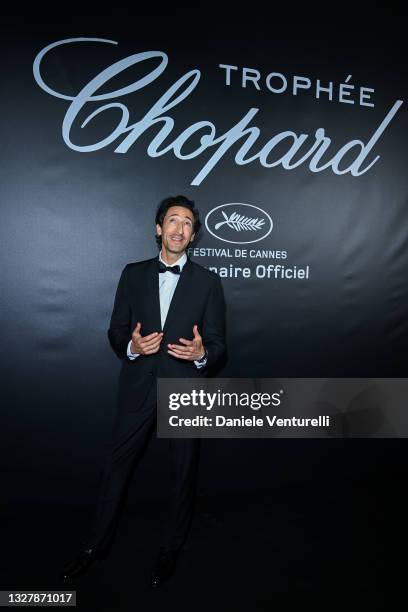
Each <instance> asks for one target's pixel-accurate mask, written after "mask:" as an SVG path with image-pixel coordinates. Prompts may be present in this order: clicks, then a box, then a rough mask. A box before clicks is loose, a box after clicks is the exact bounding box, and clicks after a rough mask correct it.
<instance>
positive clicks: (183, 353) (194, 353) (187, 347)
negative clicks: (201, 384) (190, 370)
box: [167, 325, 205, 361]
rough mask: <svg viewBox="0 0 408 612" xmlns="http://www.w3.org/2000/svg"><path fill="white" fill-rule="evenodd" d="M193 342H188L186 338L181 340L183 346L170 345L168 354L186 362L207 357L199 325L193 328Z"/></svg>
mask: <svg viewBox="0 0 408 612" xmlns="http://www.w3.org/2000/svg"><path fill="white" fill-rule="evenodd" d="M193 336H194V338H193V339H192V340H186V338H179V341H180V342H181V344H168V345H167V346H168V351H167V352H168V353H169V355H172V356H173V357H177V358H178V359H185V360H186V361H197V360H198V359H202V358H203V357H204V355H205V349H204V346H203V340H202V338H201V336H200V334H199V333H198V327H197V325H194V327H193Z"/></svg>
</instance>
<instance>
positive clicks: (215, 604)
mask: <svg viewBox="0 0 408 612" xmlns="http://www.w3.org/2000/svg"><path fill="white" fill-rule="evenodd" d="M402 497H403V490H402V486H401V487H400V486H399V485H398V483H395V482H382V483H381V485H379V484H378V483H375V482H370V483H367V482H363V483H360V484H359V483H354V484H353V485H347V484H344V483H342V484H338V483H337V484H336V483H333V484H331V485H321V486H320V487H319V488H317V487H316V488H312V487H311V486H310V485H309V486H302V487H292V488H290V489H289V488H288V489H286V488H277V489H275V490H273V491H272V490H271V491H262V492H259V493H257V494H246V495H244V494H240V495H239V494H237V495H230V496H228V497H222V496H219V497H213V498H199V499H198V502H197V510H196V515H195V520H194V524H193V529H192V533H191V538H190V541H189V544H188V545H187V546H186V549H185V550H184V551H183V552H182V554H181V556H180V558H179V563H178V568H177V573H176V575H175V576H174V577H173V578H172V580H171V581H169V582H168V583H167V584H165V585H163V586H162V588H161V589H160V590H159V591H157V592H152V591H151V590H150V588H149V586H148V582H149V574H150V569H151V565H152V563H153V561H154V559H155V556H156V554H157V547H158V545H159V539H158V533H157V531H158V529H157V528H158V525H159V524H160V519H161V510H160V504H159V503H157V502H156V503H152V502H150V503H146V502H144V503H143V504H142V503H141V504H140V505H139V506H138V507H134V506H129V507H127V509H126V511H125V513H124V515H123V518H122V520H121V522H120V525H119V529H118V533H117V537H116V540H115V543H114V545H113V548H112V551H111V554H110V556H109V557H108V559H107V560H106V561H103V562H100V563H99V564H98V565H95V566H93V567H92V569H91V570H90V572H89V573H88V574H87V575H86V576H84V577H82V578H81V579H80V580H78V583H77V585H76V591H77V607H78V608H79V609H81V610H84V611H85V610H89V611H93V610H95V611H98V612H104V611H110V612H113V611H122V610H123V611H125V610H126V611H127V610H133V611H136V610H137V611H145V610H149V611H150V610H152V611H153V610H166V611H170V610H173V609H174V610H178V611H184V610H186V611H189V612H192V611H201V610H202V611H210V612H218V611H220V612H221V611H222V612H238V611H239V612H240V611H242V612H244V611H245V612H253V611H257V610H268V611H272V610H273V611H279V612H282V611H286V610H290V611H291V612H292V611H296V610H299V611H304V610H313V611H316V610H325V611H327V612H335V611H337V610H339V611H340V610H342V611H343V610H347V611H350V610H359V611H365V610H370V611H371V610H380V609H384V602H385V600H388V599H389V593H388V594H387V589H388V586H387V581H386V575H387V574H388V573H389V570H390V569H391V568H390V563H392V558H393V557H392V556H390V554H389V548H390V545H391V548H393V549H395V548H396V547H397V546H398V531H399V521H400V520H401V522H402V519H403V517H402V514H401V515H399V512H398V509H400V508H401V504H400V501H401V500H402ZM89 517H90V509H89V508H85V509H78V508H75V509H72V508H68V507H65V508H63V507H59V508H50V507H44V508H39V507H37V508H35V509H32V508H30V509H28V508H27V509H23V508H19V509H18V510H16V511H15V512H14V513H13V515H12V516H10V515H7V516H5V517H4V518H3V519H2V522H1V524H2V532H3V535H2V554H1V557H2V560H1V565H0V571H1V583H0V589H2V590H10V589H17V588H18V589H36V590H44V589H53V590H63V588H64V587H63V585H61V584H60V583H59V582H58V578H57V576H58V572H59V570H60V568H61V566H62V565H63V564H64V563H65V562H66V561H67V560H69V559H70V557H72V556H73V555H75V553H76V552H77V551H78V547H79V546H80V542H81V539H82V537H83V536H84V535H85V530H86V525H87V523H88V522H89Z"/></svg>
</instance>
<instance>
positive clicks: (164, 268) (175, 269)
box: [157, 259, 181, 274]
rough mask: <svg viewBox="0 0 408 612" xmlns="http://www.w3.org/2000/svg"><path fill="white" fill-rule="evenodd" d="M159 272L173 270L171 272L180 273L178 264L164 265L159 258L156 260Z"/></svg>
mask: <svg viewBox="0 0 408 612" xmlns="http://www.w3.org/2000/svg"><path fill="white" fill-rule="evenodd" d="M157 263H158V267H159V272H173V274H181V270H180V266H179V265H178V264H176V265H175V266H166V265H165V264H164V263H163V262H162V261H160V259H159V260H158V262H157Z"/></svg>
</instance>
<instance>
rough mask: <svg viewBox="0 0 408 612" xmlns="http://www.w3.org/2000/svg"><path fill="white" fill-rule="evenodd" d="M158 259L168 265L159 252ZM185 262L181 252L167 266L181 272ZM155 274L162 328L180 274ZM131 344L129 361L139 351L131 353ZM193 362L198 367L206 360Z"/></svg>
mask: <svg viewBox="0 0 408 612" xmlns="http://www.w3.org/2000/svg"><path fill="white" fill-rule="evenodd" d="M159 260H160V261H161V262H162V263H164V265H165V266H167V265H168V264H167V263H166V262H165V261H163V259H162V256H161V252H160V253H159ZM186 262H187V255H186V254H185V253H183V255H182V256H181V257H180V259H178V260H177V261H176V262H175V263H174V264H171V266H169V267H173V266H179V267H180V273H181V272H182V270H183V267H184V266H185V264H186ZM157 276H158V277H159V280H158V282H159V296H160V318H161V326H162V329H164V324H165V322H166V318H167V313H168V312H169V308H170V304H171V300H172V299H173V295H174V292H175V290H176V287H177V283H178V282H179V278H180V274H174V272H170V271H166V272H161V273H160V272H157ZM131 344H132V341H131V340H130V341H129V344H128V347H127V356H128V358H129V359H130V360H131V361H133V360H134V359H137V357H140V353H132V351H131V349H130V345H131ZM194 363H195V366H196V368H198V369H200V368H203V367H204V366H205V365H206V363H207V360H205V361H200V362H199V361H194Z"/></svg>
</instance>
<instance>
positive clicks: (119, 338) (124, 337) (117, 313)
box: [108, 266, 132, 359]
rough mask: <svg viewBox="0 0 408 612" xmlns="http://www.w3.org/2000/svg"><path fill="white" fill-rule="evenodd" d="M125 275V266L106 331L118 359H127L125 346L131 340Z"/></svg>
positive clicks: (126, 269)
mask: <svg viewBox="0 0 408 612" xmlns="http://www.w3.org/2000/svg"><path fill="white" fill-rule="evenodd" d="M127 274H128V266H125V268H124V269H123V271H122V274H121V276H120V279H119V284H118V288H117V289H116V296H115V303H114V306H113V312H112V316H111V320H110V326H109V329H108V338H109V342H110V345H111V347H112V349H113V350H114V352H115V353H116V355H117V356H118V357H119V359H126V358H127V346H128V344H129V341H130V340H131V339H132V332H131V329H130V327H131V314H130V302H129V293H128V282H127Z"/></svg>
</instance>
